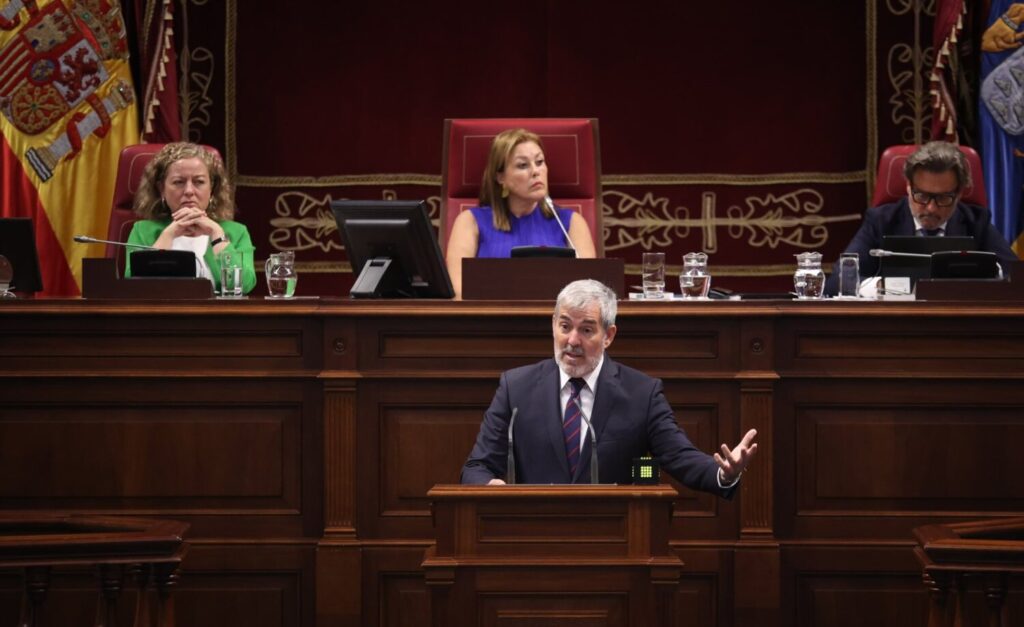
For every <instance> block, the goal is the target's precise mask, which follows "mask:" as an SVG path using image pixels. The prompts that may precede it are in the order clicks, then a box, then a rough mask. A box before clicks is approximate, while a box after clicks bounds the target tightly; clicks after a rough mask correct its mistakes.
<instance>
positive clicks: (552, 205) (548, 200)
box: [544, 196, 580, 257]
mask: <svg viewBox="0 0 1024 627" xmlns="http://www.w3.org/2000/svg"><path fill="white" fill-rule="evenodd" d="M544 204H545V205H547V207H548V209H550V210H551V213H552V214H554V216H555V222H557V223H558V228H560V229H562V234H563V235H565V241H567V242H569V248H571V249H572V252H573V253H575V254H574V255H573V256H574V257H579V256H580V254H579V253H578V252H576V246H575V245H574V244H573V243H572V239H570V238H569V231H566V230H565V225H564V224H562V220H561V219H559V217H558V211H557V210H556V209H555V201H553V200H551V196H545V197H544Z"/></svg>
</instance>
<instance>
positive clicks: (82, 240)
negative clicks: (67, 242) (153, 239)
mask: <svg viewBox="0 0 1024 627" xmlns="http://www.w3.org/2000/svg"><path fill="white" fill-rule="evenodd" d="M72 239H74V240H75V241H76V242H78V243H79V244H113V245H114V246H124V247H125V248H138V249H140V250H160V249H159V248H156V247H154V246H144V245H142V244H129V243H128V242H115V241H113V240H109V239H96V238H95V237H88V236H86V235H76V236H74V237H73V238H72Z"/></svg>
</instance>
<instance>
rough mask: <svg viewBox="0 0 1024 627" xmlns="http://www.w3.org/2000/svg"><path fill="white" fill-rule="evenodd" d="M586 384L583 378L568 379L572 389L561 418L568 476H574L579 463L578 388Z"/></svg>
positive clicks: (579, 410) (579, 422)
mask: <svg viewBox="0 0 1024 627" xmlns="http://www.w3.org/2000/svg"><path fill="white" fill-rule="evenodd" d="M586 384H587V382H586V381H584V380H583V379H569V385H570V386H571V387H572V389H571V390H570V391H569V400H568V401H566V403H565V418H563V419H562V435H563V437H564V438H565V457H566V458H567V459H568V460H569V476H570V477H575V476H576V466H577V465H579V463H580V425H581V424H582V419H581V418H580V415H581V414H582V412H583V409H582V407H581V405H580V390H582V389H583V387H584V386H585V385H586Z"/></svg>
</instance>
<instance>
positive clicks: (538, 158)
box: [446, 128, 596, 297]
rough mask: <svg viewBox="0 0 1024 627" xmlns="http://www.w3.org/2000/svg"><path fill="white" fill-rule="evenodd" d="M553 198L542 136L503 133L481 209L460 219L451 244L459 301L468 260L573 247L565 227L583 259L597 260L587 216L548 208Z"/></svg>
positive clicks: (482, 189) (519, 131)
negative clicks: (528, 248) (525, 249)
mask: <svg viewBox="0 0 1024 627" xmlns="http://www.w3.org/2000/svg"><path fill="white" fill-rule="evenodd" d="M547 196H548V164H547V162H546V161H545V160H544V147H543V146H542V145H541V141H540V137H538V136H537V135H536V134H534V133H531V132H530V131H527V130H525V129H521V128H519V129H510V130H507V131H502V132H501V133H499V134H498V136H497V137H495V138H494V141H493V142H492V143H491V152H490V155H489V156H488V158H487V167H486V168H485V169H484V176H483V182H482V184H481V186H480V206H479V207H473V208H471V209H470V210H468V211H463V212H462V213H460V214H459V217H458V218H456V219H455V224H454V225H452V234H451V238H449V240H448V254H447V257H446V262H447V265H448V274H449V275H450V276H451V279H452V286H453V287H454V288H455V294H456V296H457V297H461V295H462V259H463V258H464V257H509V256H511V251H512V248H513V247H514V246H568V245H569V242H567V241H566V238H565V234H564V233H563V231H562V228H563V227H564V228H565V231H567V232H568V234H569V239H570V240H572V242H571V243H572V246H573V247H575V248H576V256H577V257H591V258H592V257H594V256H595V254H596V252H595V249H594V240H593V239H592V238H591V237H590V227H589V226H588V225H587V222H586V220H585V219H584V218H583V216H581V215H580V214H578V213H576V212H575V211H573V210H572V209H562V208H555V207H554V206H553V204H552V207H548V206H547V203H546V202H545V198H547ZM552 209H554V211H553V210H552ZM555 212H557V219H556V215H555ZM559 221H560V222H561V226H560V225H559Z"/></svg>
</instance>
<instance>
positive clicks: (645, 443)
mask: <svg viewBox="0 0 1024 627" xmlns="http://www.w3.org/2000/svg"><path fill="white" fill-rule="evenodd" d="M558 383H559V377H558V365H557V364H556V363H555V360H554V359H546V360H544V361H542V362H539V363H536V364H533V365H531V366H523V367H521V368H515V369H513V370H509V371H508V372H505V373H504V374H502V375H501V382H500V383H499V385H498V391H497V392H496V393H495V394H494V400H492V401H491V406H490V407H489V408H488V409H487V413H486V414H484V420H483V424H482V425H481V426H480V435H479V436H477V439H476V445H475V446H474V447H473V451H472V452H471V453H470V454H469V459H467V460H466V464H465V466H463V467H462V482H463V483H472V484H484V483H487V482H488V481H490V480H491V479H493V478H495V477H498V478H501V479H504V478H505V468H506V455H507V453H508V422H509V417H510V416H511V414H512V408H513V407H517V408H518V409H519V411H518V412H517V414H516V422H515V425H514V427H513V435H514V441H515V444H514V446H515V459H516V480H517V482H518V483H534V484H548V483H589V482H590V436H589V435H588V436H587V441H586V444H585V445H584V447H583V450H582V452H581V454H580V464H579V466H578V467H577V471H576V476H574V477H570V476H569V462H568V461H567V460H566V456H565V445H564V443H563V439H562V411H561V408H560V407H559V398H558V392H559V390H558ZM590 421H591V423H592V424H593V426H594V432H595V434H596V435H597V456H598V466H599V471H600V481H601V482H602V483H632V482H633V481H632V478H631V476H630V471H631V469H632V463H633V458H634V457H639V456H641V455H645V454H647V453H648V452H650V454H651V455H653V456H654V458H655V459H657V460H658V463H660V464H661V468H662V469H663V470H665V471H666V472H668V473H669V474H671V475H672V476H673V477H675V478H676V479H677V480H678V481H680V482H681V483H683V484H684V485H686V486H689V487H690V488H693V489H696V490H705V491H708V492H714V493H716V494H720V495H722V496H725V497H730V496H731V495H732V493H733V492H734V491H735V486H733V487H732V488H730V489H728V490H722V489H721V488H719V487H718V465H717V464H716V463H715V460H714V459H713V458H712V457H711V456H710V455H707V454H705V453H703V452H701V451H700V450H698V449H697V448H696V447H694V446H693V444H691V443H690V440H689V439H688V438H687V437H686V434H685V433H683V430H682V429H681V428H680V427H679V425H678V424H677V423H676V420H675V417H674V416H673V415H672V408H671V407H669V404H668V401H666V400H665V394H664V392H663V388H662V383H661V381H660V380H658V379H653V378H651V377H649V376H647V375H645V374H643V373H641V372H639V371H637V370H633V369H632V368H628V367H626V366H623V365H621V364H618V363H616V362H614V361H612V360H611V359H609V358H608V355H607V354H606V355H605V358H604V366H603V367H602V368H601V374H600V376H599V377H598V382H597V396H596V398H595V399H594V410H593V416H590Z"/></svg>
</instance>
